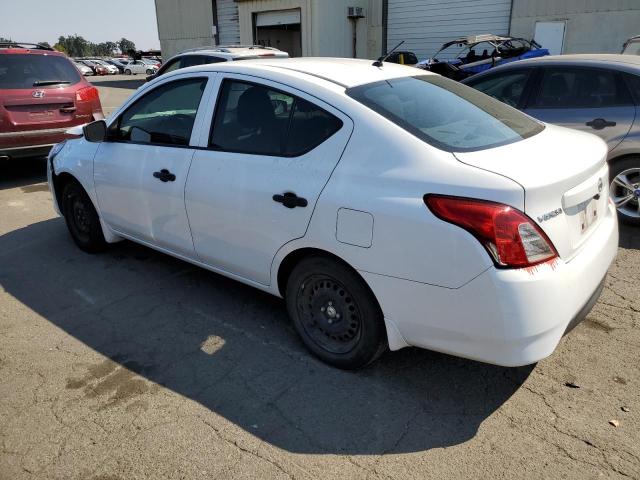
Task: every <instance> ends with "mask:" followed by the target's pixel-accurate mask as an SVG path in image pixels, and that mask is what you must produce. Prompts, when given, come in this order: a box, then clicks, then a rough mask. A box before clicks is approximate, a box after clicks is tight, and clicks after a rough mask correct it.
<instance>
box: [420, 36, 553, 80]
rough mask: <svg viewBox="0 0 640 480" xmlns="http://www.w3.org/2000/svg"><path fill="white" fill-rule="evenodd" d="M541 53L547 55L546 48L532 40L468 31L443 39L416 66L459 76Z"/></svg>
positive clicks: (453, 77)
mask: <svg viewBox="0 0 640 480" xmlns="http://www.w3.org/2000/svg"><path fill="white" fill-rule="evenodd" d="M545 55H549V50H547V49H546V48H542V47H541V46H540V45H539V44H537V43H536V42H535V41H534V40H525V39H523V38H511V37H501V36H499V35H491V34H486V35H472V36H469V37H461V38H457V39H455V40H451V41H450V42H447V43H445V44H444V45H442V48H440V50H438V52H437V53H436V54H435V55H434V56H433V57H431V58H430V59H428V60H425V61H423V62H420V63H419V64H418V65H417V66H418V67H420V68H424V69H425V70H430V71H432V72H434V73H438V74H440V75H442V76H444V77H448V78H451V79H453V80H463V79H465V78H467V77H470V76H471V75H475V74H476V73H480V72H484V71H485V70H489V69H490V68H493V67H496V66H498V65H504V64H505V63H509V62H515V61H516V60H522V59H525V58H536V57H544V56H545Z"/></svg>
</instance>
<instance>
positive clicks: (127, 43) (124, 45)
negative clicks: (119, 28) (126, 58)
mask: <svg viewBox="0 0 640 480" xmlns="http://www.w3.org/2000/svg"><path fill="white" fill-rule="evenodd" d="M116 43H117V44H118V48H119V49H120V51H121V52H122V53H129V52H130V51H132V50H133V51H135V49H136V44H135V43H133V42H132V41H131V40H127V39H126V38H121V39H120V41H118V42H116Z"/></svg>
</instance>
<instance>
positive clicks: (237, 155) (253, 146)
mask: <svg viewBox="0 0 640 480" xmlns="http://www.w3.org/2000/svg"><path fill="white" fill-rule="evenodd" d="M376 63H377V62H376ZM83 131H84V136H83V138H79V139H74V140H69V141H68V142H66V144H64V145H61V146H58V147H56V149H55V150H54V151H52V153H51V155H50V162H48V179H49V186H50V188H51V191H52V193H53V199H54V205H56V206H57V208H58V211H59V212H61V213H62V214H63V215H64V217H65V219H66V222H67V226H68V228H69V232H70V234H71V236H72V238H73V239H74V241H75V242H76V244H77V245H78V246H79V247H80V248H81V249H83V250H85V251H89V252H96V251H99V250H101V249H103V248H105V246H106V243H107V242H115V241H117V240H119V239H122V238H128V239H131V240H134V241H137V242H139V243H142V244H143V245H146V246H149V247H152V248H155V249H158V250H160V251H162V252H165V253H169V254H171V255H175V256H176V257H178V258H181V259H183V260H186V261H189V262H192V263H194V264H196V265H199V266H201V267H205V268H207V269H210V270H212V271H215V272H218V273H222V274H224V275H227V276H229V277H231V278H234V279H236V280H239V281H241V282H244V283H247V284H249V285H252V286H254V287H257V288H259V289H261V290H264V291H267V292H269V293H271V294H274V295H277V296H282V297H284V298H285V300H286V304H287V308H288V312H289V315H290V317H291V320H292V322H293V325H294V328H295V330H296V331H297V332H298V333H299V335H300V337H301V339H302V341H303V342H304V344H305V345H306V346H307V347H308V348H309V350H310V351H311V352H313V353H314V354H315V355H317V356H318V357H319V358H320V359H322V360H323V361H325V362H327V363H329V364H331V365H335V366H338V367H341V368H357V367H362V366H363V365H366V364H368V363H370V362H372V361H374V360H375V359H376V358H377V357H378V356H379V355H381V354H382V352H384V351H385V350H386V349H387V348H391V349H392V350H397V349H399V348H402V347H405V346H408V345H414V346H418V347H423V348H429V349H433V350H438V351H443V352H447V353H450V354H454V355H460V356H463V357H468V358H473V359H477V360H481V361H484V362H489V363H496V364H500V365H508V366H515V365H523V364H530V363H534V362H537V361H538V360H540V359H542V358H544V357H546V356H548V355H550V354H551V353H552V352H553V350H554V349H555V347H556V345H557V344H558V342H559V341H560V339H561V338H562V335H563V334H564V333H566V332H567V330H568V329H570V328H571V327H572V326H574V325H575V324H576V323H577V322H579V321H580V320H582V318H584V316H585V315H586V314H587V313H588V311H589V310H590V308H591V307H592V305H593V304H594V303H595V301H596V300H597V298H598V296H599V294H600V292H601V290H602V288H603V286H604V279H605V275H606V273H607V269H608V268H609V266H610V264H611V262H612V260H613V258H614V257H615V255H616V253H617V250H618V224H617V219H616V215H615V208H613V206H612V205H611V204H610V202H609V199H608V197H607V195H601V194H600V193H599V191H600V190H601V188H602V182H605V183H606V182H607V177H608V168H607V164H606V155H607V148H606V145H605V144H604V142H603V141H602V140H600V139H599V138H597V137H595V136H593V135H588V134H585V133H582V132H578V131H575V130H570V129H566V128H562V127H557V126H554V125H544V124H542V123H541V122H538V121H537V120H535V119H533V118H531V117H529V116H527V115H524V114H522V113H521V112H519V111H517V110H516V109H513V108H511V107H509V106H507V105H505V104H503V103H501V102H498V101H496V100H494V99H492V98H490V97H488V96H486V95H483V94H480V93H479V92H477V91H475V90H473V89H471V88H469V87H466V86H465V85H461V84H460V83H457V82H454V81H452V80H449V79H446V78H443V77H441V76H439V75H435V74H432V73H429V72H420V71H417V70H416V69H414V68H410V67H404V66H400V65H394V64H392V63H385V64H384V65H383V66H382V67H378V66H374V64H373V63H372V62H371V61H370V60H356V59H347V58H339V59H326V58H324V59H319V58H295V59H280V60H276V59H272V60H261V61H246V62H222V63H216V64H213V65H201V66H198V67H193V68H189V69H185V70H178V71H174V72H171V73H168V74H166V75H163V76H161V77H159V78H158V79H156V80H154V81H153V82H150V83H147V84H145V85H143V86H142V87H140V89H138V90H137V91H136V92H135V93H134V94H133V96H132V97H131V98H129V100H127V102H126V103H125V104H124V105H122V106H121V107H120V108H119V109H118V110H116V111H115V112H114V113H113V114H112V115H111V116H110V117H109V120H108V121H106V122H105V121H100V122H94V123H92V124H89V125H87V126H85V127H84V130H83ZM525 199H526V202H525ZM561 206H562V207H563V208H564V210H563V211H562V213H558V212H557V210H558V209H559V208H560V207H561ZM52 254H55V253H52Z"/></svg>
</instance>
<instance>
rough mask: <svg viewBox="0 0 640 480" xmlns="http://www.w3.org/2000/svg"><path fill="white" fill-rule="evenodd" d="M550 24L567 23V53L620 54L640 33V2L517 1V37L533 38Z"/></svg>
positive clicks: (514, 20)
mask: <svg viewBox="0 0 640 480" xmlns="http://www.w3.org/2000/svg"><path fill="white" fill-rule="evenodd" d="M547 21H565V22H566V27H565V38H564V51H563V53H620V51H621V50H622V44H623V43H624V41H625V40H626V39H628V38H629V37H631V36H634V35H639V34H640V0H535V1H532V0H513V15H512V19H511V34H512V35H513V36H518V37H525V38H532V37H533V34H534V31H535V24H536V22H547ZM543 46H544V45H543Z"/></svg>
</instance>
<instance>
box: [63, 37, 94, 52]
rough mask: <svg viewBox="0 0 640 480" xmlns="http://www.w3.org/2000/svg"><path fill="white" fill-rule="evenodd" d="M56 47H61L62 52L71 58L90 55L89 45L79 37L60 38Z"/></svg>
mask: <svg viewBox="0 0 640 480" xmlns="http://www.w3.org/2000/svg"><path fill="white" fill-rule="evenodd" d="M56 45H59V46H60V47H62V49H63V51H65V52H66V53H67V55H71V56H72V57H84V56H86V55H90V54H91V48H90V43H89V42H88V41H87V40H85V39H84V38H83V37H81V36H80V35H69V36H68V37H65V36H60V37H59V38H58V43H57V44H56Z"/></svg>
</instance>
